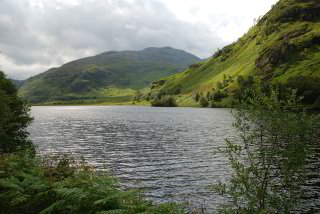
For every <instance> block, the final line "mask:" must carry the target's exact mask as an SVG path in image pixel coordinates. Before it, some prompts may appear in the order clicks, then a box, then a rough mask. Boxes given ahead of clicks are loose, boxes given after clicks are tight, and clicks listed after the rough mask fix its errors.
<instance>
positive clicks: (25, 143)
mask: <svg viewBox="0 0 320 214" xmlns="http://www.w3.org/2000/svg"><path fill="white" fill-rule="evenodd" d="M0 109H1V111H0V154H3V153H9V152H14V151H17V150H19V149H22V148H27V147H28V148H30V147H31V148H33V144H32V142H31V141H30V140H29V139H28V132H27V131H26V128H27V126H28V125H29V124H30V122H31V121H32V118H31V117H30V115H29V111H30V107H29V106H28V105H26V104H25V103H24V102H23V101H22V100H21V99H20V98H19V97H18V95H17V89H16V88H15V86H14V85H13V84H12V82H11V81H10V80H9V79H7V78H6V75H5V74H4V73H3V72H2V71H0Z"/></svg>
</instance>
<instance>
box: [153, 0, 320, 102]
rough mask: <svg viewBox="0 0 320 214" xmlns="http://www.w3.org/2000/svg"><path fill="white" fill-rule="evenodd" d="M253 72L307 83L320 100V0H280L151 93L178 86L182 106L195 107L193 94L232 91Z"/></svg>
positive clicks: (282, 80)
mask: <svg viewBox="0 0 320 214" xmlns="http://www.w3.org/2000/svg"><path fill="white" fill-rule="evenodd" d="M250 76H253V77H257V78H259V79H261V81H262V82H263V83H283V84H287V83H290V84H291V86H293V87H299V86H301V87H302V88H303V87H304V89H303V90H304V91H302V93H303V95H304V94H307V92H310V91H311V93H318V101H319V103H320V96H319V95H320V84H319V81H320V1H319V0H280V1H278V2H277V3H276V4H275V5H273V7H272V9H271V10H270V11H269V12H268V13H267V14H265V15H264V16H263V17H261V18H259V19H258V21H257V23H256V24H255V26H253V27H251V28H250V29H249V31H248V32H247V33H246V34H245V35H244V36H242V37H241V38H239V39H238V40H237V41H236V42H234V43H232V44H230V45H228V46H226V47H224V48H222V49H221V50H218V51H217V52H216V53H215V54H213V56H212V57H211V58H210V59H208V60H206V61H204V62H200V63H197V64H195V65H192V66H190V67H189V69H187V70H186V71H184V72H181V73H178V74H174V75H172V76H170V77H167V78H164V79H162V80H161V81H156V82H154V84H153V85H152V93H157V92H158V93H159V92H161V93H164V94H165V92H166V91H171V89H173V88H177V87H179V89H180V93H181V94H180V95H179V97H178V100H177V101H178V103H179V105H187V106H190V105H191V106H192V105H195V106H197V105H199V103H197V102H195V101H194V99H193V97H194V94H195V93H197V92H198V93H200V94H201V93H202V94H207V93H208V92H211V91H217V90H220V92H219V93H221V94H223V93H228V94H232V93H233V92H235V91H236V90H237V88H239V81H237V80H241V79H245V78H248V77H250ZM239 77H241V78H240V79H239ZM309 83H310V84H309ZM223 100H225V101H226V102H228V99H223ZM313 101H314V100H313Z"/></svg>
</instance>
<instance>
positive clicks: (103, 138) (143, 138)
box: [29, 106, 319, 207]
mask: <svg viewBox="0 0 320 214" xmlns="http://www.w3.org/2000/svg"><path fill="white" fill-rule="evenodd" d="M32 115H33V116H34V118H35V120H34V122H33V123H32V125H31V126H30V127H29V131H30V134H31V138H32V140H33V142H34V143H35V144H36V145H37V151H38V153H40V154H41V155H45V154H52V153H62V154H70V155H75V156H83V157H85V159H86V160H87V161H88V162H89V163H91V164H93V165H95V166H96V167H97V168H99V169H107V170H110V171H111V172H112V174H113V175H115V176H117V177H118V178H119V179H120V182H121V185H122V187H124V188H131V187H138V188H143V189H145V190H146V192H145V195H146V197H147V198H149V199H152V200H153V201H155V202H167V201H175V202H182V201H183V202H186V201H189V202H192V203H193V206H195V207H215V206H216V205H217V204H218V203H220V202H221V200H223V198H221V197H220V196H217V195H215V194H214V193H213V192H212V191H211V190H210V186H211V185H212V184H215V183H216V182H217V181H218V180H225V179H226V178H227V177H228V175H230V168H229V167H228V160H227V159H226V157H224V156H223V155H222V154H214V151H215V150H216V149H219V148H223V147H224V145H225V139H226V138H228V139H231V140H232V139H234V138H235V137H236V133H235V130H234V128H232V122H233V116H232V115H231V113H230V109H211V108H156V107H138V106H116V107H113V106H45V107H32ZM318 190H319V189H318ZM318 190H317V191H316V194H317V195H318V192H319V191H318ZM312 203H314V201H312ZM310 206H311V205H310ZM313 206H317V204H313Z"/></svg>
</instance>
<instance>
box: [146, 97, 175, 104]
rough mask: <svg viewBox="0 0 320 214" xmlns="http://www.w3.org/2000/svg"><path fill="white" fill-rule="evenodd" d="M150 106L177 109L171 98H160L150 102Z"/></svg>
mask: <svg viewBox="0 0 320 214" xmlns="http://www.w3.org/2000/svg"><path fill="white" fill-rule="evenodd" d="M151 106H156V107H177V106H178V105H177V103H176V100H175V99H174V98H173V97H172V96H162V97H161V98H160V99H159V98H155V99H153V100H152V101H151Z"/></svg>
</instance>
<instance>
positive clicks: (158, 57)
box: [19, 47, 200, 103]
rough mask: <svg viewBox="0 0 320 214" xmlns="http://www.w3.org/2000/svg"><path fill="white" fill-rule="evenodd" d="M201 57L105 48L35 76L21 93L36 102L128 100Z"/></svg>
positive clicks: (166, 50)
mask: <svg viewBox="0 0 320 214" xmlns="http://www.w3.org/2000/svg"><path fill="white" fill-rule="evenodd" d="M199 61H200V59H199V58H197V57H196V56H194V55H192V54H189V53H187V52H185V51H182V50H177V49H173V48H169V47H165V48H147V49H144V50H142V51H121V52H116V51H111V52H105V53H102V54H99V55H96V56H93V57H87V58H83V59H79V60H75V61H72V62H69V63H66V64H64V65H62V66H61V67H59V68H52V69H50V70H48V71H46V72H44V73H41V74H39V75H36V76H33V77H31V78H29V79H28V80H27V81H26V83H25V84H24V85H23V86H22V87H21V88H20V90H19V94H20V96H22V97H23V98H25V99H28V100H30V101H31V102H34V103H37V102H42V103H43V102H50V103H53V102H54V101H58V102H59V103H70V102H75V103H78V102H79V101H80V102H84V103H88V102H99V103H101V102H104V101H108V100H110V99H111V100H112V99H113V98H115V102H117V101H118V100H121V101H123V102H125V101H129V100H131V96H132V95H134V94H135V93H136V91H137V90H143V89H145V88H148V87H149V86H150V83H151V82H152V81H154V80H156V79H159V78H163V77H165V76H169V75H172V74H175V73H178V72H181V71H183V70H184V69H185V68H187V67H188V65H190V64H193V63H196V62H199ZM90 100H91V101H90Z"/></svg>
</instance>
